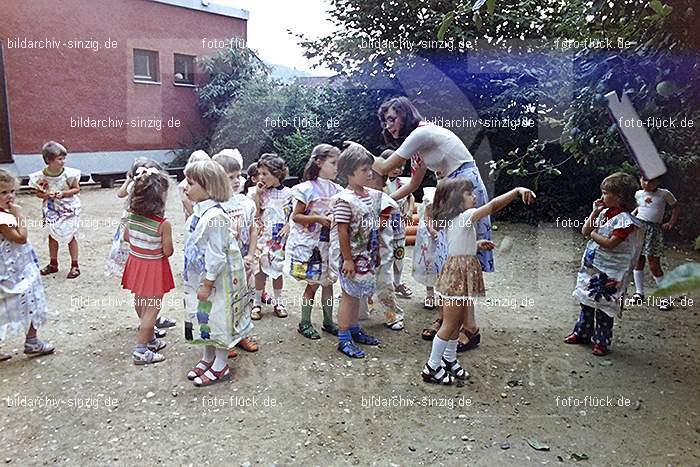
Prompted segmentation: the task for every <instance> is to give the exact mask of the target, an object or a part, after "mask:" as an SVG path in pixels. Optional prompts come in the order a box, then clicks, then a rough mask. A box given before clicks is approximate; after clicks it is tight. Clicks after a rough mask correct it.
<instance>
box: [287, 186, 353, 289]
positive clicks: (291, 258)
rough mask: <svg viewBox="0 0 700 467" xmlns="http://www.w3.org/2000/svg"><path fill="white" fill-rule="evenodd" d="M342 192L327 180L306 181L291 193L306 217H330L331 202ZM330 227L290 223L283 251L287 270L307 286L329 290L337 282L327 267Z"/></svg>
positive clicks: (316, 224)
mask: <svg viewBox="0 0 700 467" xmlns="http://www.w3.org/2000/svg"><path fill="white" fill-rule="evenodd" d="M341 191H343V187H341V186H340V185H338V184H337V183H334V182H332V181H330V180H324V179H322V178H318V179H316V180H309V181H306V182H303V183H300V184H299V185H297V186H295V187H294V188H293V189H292V192H293V193H294V199H295V200H296V201H297V202H302V203H304V204H305V205H306V211H304V214H305V215H307V216H330V215H331V214H332V210H331V206H330V203H331V198H332V197H333V196H335V195H336V194H338V193H340V192H341ZM330 230H331V229H330V227H323V226H322V225H321V224H318V223H313V224H308V225H302V224H298V223H296V222H293V223H292V226H291V228H290V229H289V237H288V238H287V245H286V247H285V250H286V253H285V256H286V266H285V269H286V270H287V271H289V274H290V275H291V276H292V277H293V278H295V279H298V280H301V281H304V282H306V283H308V284H318V285H322V286H328V285H331V284H333V283H334V282H335V281H337V280H338V276H337V275H335V274H334V273H333V271H332V270H331V268H330V265H329V258H330Z"/></svg>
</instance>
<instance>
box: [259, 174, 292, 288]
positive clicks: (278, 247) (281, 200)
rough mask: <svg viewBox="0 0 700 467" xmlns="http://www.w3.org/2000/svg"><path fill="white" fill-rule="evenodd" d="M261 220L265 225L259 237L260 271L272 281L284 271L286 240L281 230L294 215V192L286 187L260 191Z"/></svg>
mask: <svg viewBox="0 0 700 467" xmlns="http://www.w3.org/2000/svg"><path fill="white" fill-rule="evenodd" d="M259 196H260V210H261V213H260V220H261V222H262V224H263V227H262V231H261V233H260V235H259V236H258V251H259V254H260V270H261V271H262V272H264V273H265V274H266V275H268V276H269V277H270V278H271V279H277V278H278V277H280V276H281V275H282V272H283V271H284V244H285V239H283V238H281V237H280V236H279V233H280V230H282V228H283V227H284V226H285V225H286V224H287V222H289V216H290V215H291V214H292V201H293V199H294V195H293V194H292V190H291V189H289V188H287V187H286V186H284V185H280V186H278V187H276V188H267V189H263V190H260V193H259Z"/></svg>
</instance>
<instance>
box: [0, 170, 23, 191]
mask: <svg viewBox="0 0 700 467" xmlns="http://www.w3.org/2000/svg"><path fill="white" fill-rule="evenodd" d="M0 183H12V185H13V186H14V187H17V186H18V185H19V182H18V181H17V177H16V176H15V174H13V173H12V172H10V171H8V170H5V169H0Z"/></svg>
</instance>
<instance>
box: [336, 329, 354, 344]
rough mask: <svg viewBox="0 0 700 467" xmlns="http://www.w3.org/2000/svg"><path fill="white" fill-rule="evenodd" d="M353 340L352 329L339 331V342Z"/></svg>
mask: <svg viewBox="0 0 700 467" xmlns="http://www.w3.org/2000/svg"><path fill="white" fill-rule="evenodd" d="M351 340H352V333H351V332H350V330H346V331H338V341H339V342H344V341H351Z"/></svg>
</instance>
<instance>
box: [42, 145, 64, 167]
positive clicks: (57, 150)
mask: <svg viewBox="0 0 700 467" xmlns="http://www.w3.org/2000/svg"><path fill="white" fill-rule="evenodd" d="M66 155H68V151H66V148H65V147H64V146H63V145H62V144H61V143H57V142H56V141H49V142H48V143H46V144H44V145H43V146H42V147H41V157H42V158H43V159H44V162H45V163H46V164H48V163H50V162H51V161H53V160H54V159H56V158H58V157H60V156H66Z"/></svg>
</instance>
